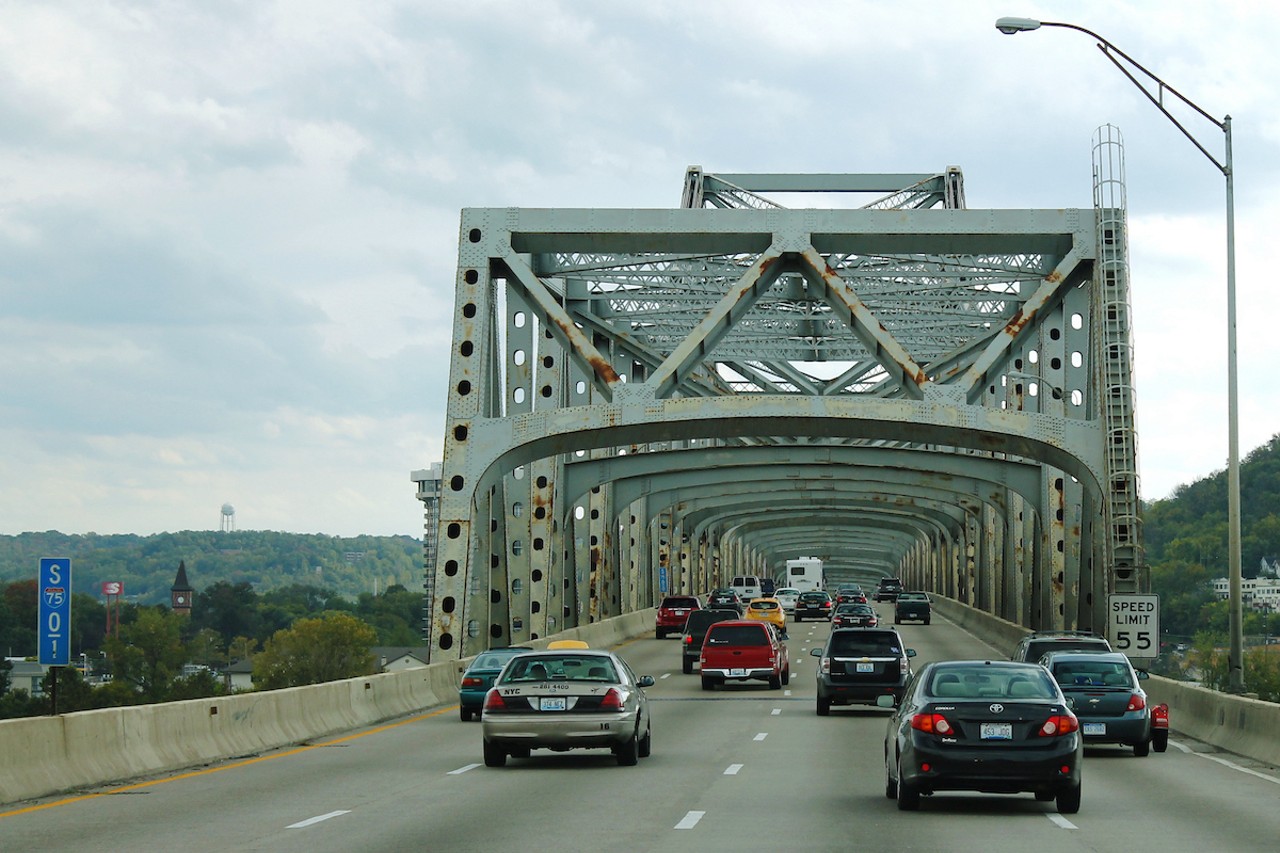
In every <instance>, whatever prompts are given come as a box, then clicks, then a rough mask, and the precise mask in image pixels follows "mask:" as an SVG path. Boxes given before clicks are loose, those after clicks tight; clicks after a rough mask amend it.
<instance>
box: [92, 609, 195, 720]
mask: <svg viewBox="0 0 1280 853" xmlns="http://www.w3.org/2000/svg"><path fill="white" fill-rule="evenodd" d="M185 621H186V620H185V617H182V616H176V615H174V614H172V613H170V612H168V611H167V610H163V609H161V608H150V607H148V608H143V609H140V610H139V611H138V616H137V619H136V620H135V621H133V622H130V623H129V624H127V625H121V626H120V636H119V638H116V637H111V638H109V639H108V640H107V642H106V651H107V657H108V659H109V660H110V661H111V671H112V673H113V674H114V676H115V680H117V681H122V682H126V683H129V684H131V685H133V686H134V687H136V688H137V689H138V690H139V691H140V692H141V693H142V695H143V696H144V697H145V698H146V699H148V700H150V701H152V702H162V701H164V700H165V698H166V697H167V696H168V692H169V687H170V684H171V683H172V681H173V679H174V677H175V676H176V675H177V674H178V673H180V672H181V671H182V664H183V663H184V662H185V661H186V655H187V650H186V647H185V646H184V645H183V643H182V628H183V625H184V622H185Z"/></svg>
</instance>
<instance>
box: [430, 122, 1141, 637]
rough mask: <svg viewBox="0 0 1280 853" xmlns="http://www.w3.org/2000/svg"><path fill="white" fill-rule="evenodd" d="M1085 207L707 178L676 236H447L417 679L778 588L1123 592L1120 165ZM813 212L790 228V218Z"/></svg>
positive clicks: (692, 178)
mask: <svg viewBox="0 0 1280 853" xmlns="http://www.w3.org/2000/svg"><path fill="white" fill-rule="evenodd" d="M1093 151H1094V158H1093V159H1094V199H1095V206H1094V208H1093V209H1092V210H1080V209H1063V210H974V209H969V208H967V207H966V205H965V199H964V185H963V177H962V174H961V172H960V170H959V169H957V168H948V169H946V170H944V171H942V172H939V173H936V174H848V175H846V174H823V175H799V174H713V173H710V172H706V171H704V170H703V169H701V168H699V167H691V168H690V169H689V170H688V173H687V174H686V176H685V184H684V192H683V199H682V205H681V207H680V208H673V209H589V210H585V209H523V208H520V209H517V208H502V209H487V208H478V209H466V210H463V212H462V216H461V228H460V233H459V243H458V245H459V249H458V268H457V280H456V304H455V310H454V323H453V341H452V356H451V362H450V370H449V389H448V411H447V423H446V435H445V442H444V457H443V462H442V465H441V467H440V468H439V469H438V470H436V471H432V472H430V474H429V475H428V474H427V472H415V474H414V477H415V479H418V480H419V497H420V498H422V499H423V500H424V501H425V502H426V504H427V527H428V535H427V537H426V540H427V543H426V560H425V561H426V564H427V565H426V589H427V597H426V605H425V611H426V612H425V622H426V633H427V637H428V642H429V643H430V646H431V648H432V654H433V655H435V656H436V659H444V658H449V657H463V656H466V655H470V654H473V653H475V652H477V651H479V650H482V649H484V648H487V647H489V646H492V645H509V644H519V643H521V642H522V641H528V640H531V639H536V638H538V637H540V636H545V635H548V634H552V633H556V632H558V631H562V630H565V629H567V628H571V627H574V626H576V625H580V624H585V623H588V622H594V621H597V620H600V619H604V618H608V617H611V616H615V615H618V614H620V613H623V612H627V611H631V610H636V609H643V608H647V607H652V606H653V605H654V604H655V602H656V601H657V600H658V599H659V598H660V597H661V595H662V594H663V593H664V592H667V591H670V592H686V593H701V592H706V591H708V590H710V589H712V588H715V587H718V586H721V585H723V584H725V583H727V581H728V580H729V578H730V577H732V576H733V575H739V574H758V575H762V576H777V575H778V574H780V572H781V570H782V567H783V565H784V562H785V560H786V559H788V558H793V557H797V556H818V557H821V558H822V559H823V560H824V561H825V563H826V567H827V573H828V579H829V581H840V580H860V581H874V579H875V578H876V577H879V576H884V575H900V576H902V577H903V579H904V581H905V582H906V584H907V585H908V587H909V588H921V589H929V590H933V591H936V592H938V593H940V594H943V595H947V596H951V597H954V598H957V599H959V600H960V601H964V602H967V603H969V604H971V605H973V606H975V607H979V608H981V609H983V610H985V611H988V612H991V613H994V614H997V615H999V616H1002V617H1004V618H1006V619H1009V620H1011V621H1014V622H1017V623H1019V624H1022V625H1027V626H1030V627H1036V628H1051V627H1061V628H1073V627H1074V628H1090V627H1094V626H1099V627H1100V626H1101V625H1102V624H1103V621H1104V612H1105V605H1106V596H1107V594H1108V593H1111V592H1140V591H1146V589H1147V586H1148V579H1147V576H1146V570H1145V566H1144V562H1143V556H1142V545H1141V527H1140V519H1139V495H1138V477H1137V447H1136V437H1135V434H1134V390H1133V383H1132V348H1131V335H1130V321H1129V317H1130V308H1129V296H1128V291H1129V284H1128V275H1127V249H1126V235H1125V227H1126V220H1125V205H1124V182H1123V150H1122V145H1121V141H1120V138H1119V134H1118V133H1117V132H1116V131H1115V129H1114V128H1111V127H1110V126H1107V127H1103V128H1100V129H1099V131H1098V134H1097V135H1096V136H1095V139H1094V146H1093ZM794 198H800V199H801V200H802V201H803V202H804V203H810V202H812V201H814V200H821V201H822V202H823V203H827V204H830V205H831V206H829V207H824V208H813V207H797V206H791V207H784V206H783V204H782V203H780V199H781V200H787V201H791V200H792V199H794Z"/></svg>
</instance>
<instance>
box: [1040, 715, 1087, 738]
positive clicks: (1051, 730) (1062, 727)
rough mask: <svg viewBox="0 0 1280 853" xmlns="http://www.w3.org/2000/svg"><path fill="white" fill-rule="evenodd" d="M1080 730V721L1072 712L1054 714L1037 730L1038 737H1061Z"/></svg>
mask: <svg viewBox="0 0 1280 853" xmlns="http://www.w3.org/2000/svg"><path fill="white" fill-rule="evenodd" d="M1079 730H1080V721H1079V720H1077V719H1076V718H1075V716H1074V715H1072V714H1054V715H1053V716H1052V717H1050V718H1049V719H1047V720H1045V721H1044V725H1042V726H1041V727H1040V730H1039V731H1038V732H1037V734H1038V735H1040V737H1061V736H1062V735H1069V734H1071V733H1072V732H1075V731H1079Z"/></svg>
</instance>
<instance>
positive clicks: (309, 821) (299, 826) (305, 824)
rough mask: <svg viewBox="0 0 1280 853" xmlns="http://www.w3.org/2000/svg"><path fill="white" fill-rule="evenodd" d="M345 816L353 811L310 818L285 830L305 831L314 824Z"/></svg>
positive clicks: (343, 810)
mask: <svg viewBox="0 0 1280 853" xmlns="http://www.w3.org/2000/svg"><path fill="white" fill-rule="evenodd" d="M344 814H351V809H342V810H340V811H336V812H329V813H328V814H322V815H317V816H316V817H309V818H307V819H306V820H300V821H298V822H297V823H291V824H289V825H288V826H286V827H285V829H304V828H306V827H308V826H311V825H313V824H317V823H320V822H321V821H326V820H328V819H329V818H331V817H339V816H341V815H344Z"/></svg>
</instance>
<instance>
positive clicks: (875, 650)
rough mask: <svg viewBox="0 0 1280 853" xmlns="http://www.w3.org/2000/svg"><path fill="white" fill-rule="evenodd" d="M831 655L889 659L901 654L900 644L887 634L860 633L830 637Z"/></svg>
mask: <svg viewBox="0 0 1280 853" xmlns="http://www.w3.org/2000/svg"><path fill="white" fill-rule="evenodd" d="M830 650H831V654H833V655H840V656H841V657H845V656H851V655H858V656H862V657H891V656H893V655H901V654H902V643H901V642H900V641H899V640H898V638H897V637H895V636H892V635H889V634H871V633H864V632H862V631H850V632H848V633H842V632H837V633H834V634H832V635H831V645H830Z"/></svg>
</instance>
